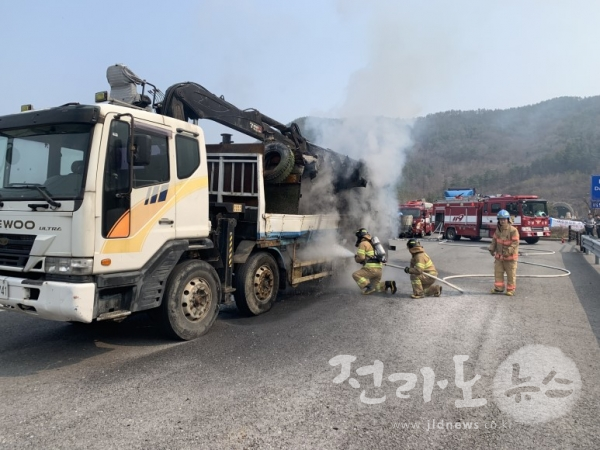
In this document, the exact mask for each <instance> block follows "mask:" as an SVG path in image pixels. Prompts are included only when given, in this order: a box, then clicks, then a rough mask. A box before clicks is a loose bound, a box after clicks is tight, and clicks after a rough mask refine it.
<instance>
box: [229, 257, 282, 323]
mask: <svg viewBox="0 0 600 450" xmlns="http://www.w3.org/2000/svg"><path fill="white" fill-rule="evenodd" d="M278 290H279V268H278V267H277V263H276V262H275V259H274V258H273V257H272V256H271V255H269V254H268V253H265V252H260V253H255V254H254V255H252V256H250V258H248V260H247V261H246V262H245V263H244V264H242V266H241V267H240V268H239V270H238V271H237V273H236V274H235V293H234V296H235V303H236V305H237V307H238V309H239V310H240V312H241V313H242V314H245V315H248V316H258V315H259V314H262V313H265V312H267V311H268V310H270V309H271V307H272V306H273V303H274V302H275V299H276V298H277V291H278Z"/></svg>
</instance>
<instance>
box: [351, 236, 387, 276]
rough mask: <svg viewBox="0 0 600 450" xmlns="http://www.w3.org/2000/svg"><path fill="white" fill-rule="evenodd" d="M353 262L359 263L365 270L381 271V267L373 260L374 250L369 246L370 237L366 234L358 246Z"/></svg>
mask: <svg viewBox="0 0 600 450" xmlns="http://www.w3.org/2000/svg"><path fill="white" fill-rule="evenodd" d="M354 261H356V262H357V263H361V264H362V265H363V267H364V268H367V269H381V268H383V265H382V264H381V263H380V262H379V260H378V259H377V258H375V249H374V248H373V245H372V244H371V236H369V235H368V234H367V235H366V236H365V237H363V238H362V239H361V241H360V243H359V244H358V250H356V255H354Z"/></svg>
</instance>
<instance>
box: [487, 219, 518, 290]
mask: <svg viewBox="0 0 600 450" xmlns="http://www.w3.org/2000/svg"><path fill="white" fill-rule="evenodd" d="M488 250H489V251H490V254H491V255H492V256H493V257H494V258H495V261H494V288H493V289H492V294H502V293H504V273H505V272H506V295H515V289H516V287H517V259H518V258H519V231H518V230H517V229H516V228H515V227H513V226H512V225H511V223H510V214H508V211H506V210H504V209H502V210H500V211H498V227H497V228H496V232H495V233H494V237H493V238H492V243H491V244H490V247H489V249H488Z"/></svg>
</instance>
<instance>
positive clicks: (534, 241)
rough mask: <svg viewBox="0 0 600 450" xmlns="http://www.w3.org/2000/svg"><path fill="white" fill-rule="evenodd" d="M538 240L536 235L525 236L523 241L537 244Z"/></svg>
mask: <svg viewBox="0 0 600 450" xmlns="http://www.w3.org/2000/svg"><path fill="white" fill-rule="evenodd" d="M539 240H540V238H539V237H537V236H535V237H528V238H525V242H527V243H528V244H537V242H538V241H539Z"/></svg>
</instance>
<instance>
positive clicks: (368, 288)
mask: <svg viewBox="0 0 600 450" xmlns="http://www.w3.org/2000/svg"><path fill="white" fill-rule="evenodd" d="M376 290H377V289H375V288H374V287H373V286H371V285H370V284H368V285H367V286H365V288H364V290H363V292H362V293H363V295H369V294H372V293H373V292H375V291H376Z"/></svg>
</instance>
